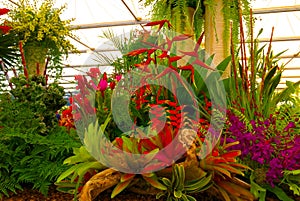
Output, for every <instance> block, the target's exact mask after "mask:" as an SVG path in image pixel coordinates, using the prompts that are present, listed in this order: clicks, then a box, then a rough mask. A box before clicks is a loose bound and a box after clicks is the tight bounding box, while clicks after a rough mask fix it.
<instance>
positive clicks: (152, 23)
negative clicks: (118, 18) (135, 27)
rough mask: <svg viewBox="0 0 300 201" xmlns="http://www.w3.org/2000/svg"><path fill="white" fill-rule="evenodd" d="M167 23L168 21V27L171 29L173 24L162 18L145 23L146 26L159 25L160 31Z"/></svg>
mask: <svg viewBox="0 0 300 201" xmlns="http://www.w3.org/2000/svg"><path fill="white" fill-rule="evenodd" d="M165 23H167V25H168V28H169V29H171V27H172V25H171V23H170V22H169V20H160V21H154V22H149V23H147V24H145V25H144V26H156V25H159V27H158V30H157V31H160V30H161V28H162V27H163V26H164V24H165Z"/></svg>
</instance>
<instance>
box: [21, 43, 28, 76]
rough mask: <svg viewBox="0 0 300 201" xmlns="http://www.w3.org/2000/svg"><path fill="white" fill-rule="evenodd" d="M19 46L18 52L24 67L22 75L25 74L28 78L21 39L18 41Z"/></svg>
mask: <svg viewBox="0 0 300 201" xmlns="http://www.w3.org/2000/svg"><path fill="white" fill-rule="evenodd" d="M19 48H20V52H21V59H22V65H23V67H24V75H25V77H26V79H27V80H28V69H27V67H26V60H25V55H24V50H23V43H22V41H20V42H19Z"/></svg>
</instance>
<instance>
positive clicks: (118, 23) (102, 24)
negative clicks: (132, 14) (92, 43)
mask: <svg viewBox="0 0 300 201" xmlns="http://www.w3.org/2000/svg"><path fill="white" fill-rule="evenodd" d="M148 22H149V21H148V20H139V21H137V20H126V21H116V22H100V23H92V24H78V25H71V29H94V28H103V27H116V26H132V25H140V24H146V23H148Z"/></svg>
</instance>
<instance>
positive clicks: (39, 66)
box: [23, 43, 48, 76]
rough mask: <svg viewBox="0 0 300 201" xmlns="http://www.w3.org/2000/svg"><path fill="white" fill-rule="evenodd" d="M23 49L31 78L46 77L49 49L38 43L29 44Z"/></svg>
mask: <svg viewBox="0 0 300 201" xmlns="http://www.w3.org/2000/svg"><path fill="white" fill-rule="evenodd" d="M23 49H24V56H25V60H26V67H27V69H28V74H29V76H33V75H44V72H45V70H46V69H45V68H46V58H47V53H48V48H46V47H44V46H41V45H40V44H38V43H27V44H26V45H24V47H23Z"/></svg>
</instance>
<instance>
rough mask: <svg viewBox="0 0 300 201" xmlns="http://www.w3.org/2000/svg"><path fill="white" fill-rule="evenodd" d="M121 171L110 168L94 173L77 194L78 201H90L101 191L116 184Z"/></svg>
mask: <svg viewBox="0 0 300 201" xmlns="http://www.w3.org/2000/svg"><path fill="white" fill-rule="evenodd" d="M120 178H121V173H120V172H118V171H117V170H114V169H112V168H109V169H106V170H103V171H102V172H99V173H98V174H96V175H94V176H93V177H92V178H91V179H90V180H89V181H88V182H86V183H85V185H84V186H83V188H82V191H81V192H80V194H79V195H78V200H79V201H92V200H94V199H95V198H96V197H97V196H98V195H99V194H100V193H101V192H103V191H105V190H107V189H109V188H111V187H113V186H115V185H117V184H118V183H119V181H120Z"/></svg>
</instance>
